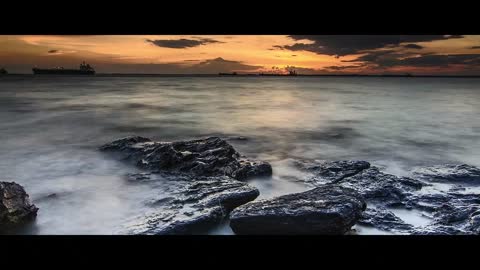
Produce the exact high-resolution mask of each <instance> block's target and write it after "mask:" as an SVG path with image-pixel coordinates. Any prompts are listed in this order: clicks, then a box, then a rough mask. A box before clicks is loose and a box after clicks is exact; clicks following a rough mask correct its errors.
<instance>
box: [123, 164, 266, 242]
mask: <svg viewBox="0 0 480 270" xmlns="http://www.w3.org/2000/svg"><path fill="white" fill-rule="evenodd" d="M129 181H132V182H137V183H142V184H146V185H150V186H151V188H152V190H156V191H158V193H154V194H152V196H151V197H150V198H145V201H144V204H145V208H144V211H143V212H141V213H137V215H135V216H134V217H132V220H131V221H129V222H127V224H125V225H124V226H123V229H122V231H121V232H120V233H127V234H197V233H205V232H206V231H208V229H210V228H212V227H213V226H215V225H216V224H219V223H220V222H221V221H222V220H223V219H225V218H226V217H227V216H228V214H229V213H230V211H232V210H233V209H234V208H235V207H237V206H239V205H242V204H245V203H247V202H249V201H252V200H254V199H255V198H256V197H257V196H258V195H259V192H258V190H257V189H256V188H254V187H252V186H250V185H248V184H246V183H244V182H240V181H237V180H233V179H231V178H229V177H197V178H192V177H191V176H190V175H182V174H180V175H179V174H148V173H141V174H133V175H130V176H129Z"/></svg>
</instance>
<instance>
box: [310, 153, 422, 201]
mask: <svg viewBox="0 0 480 270" xmlns="http://www.w3.org/2000/svg"><path fill="white" fill-rule="evenodd" d="M302 168H303V169H304V170H307V171H309V172H311V173H313V176H312V177H310V178H308V179H306V181H307V182H309V183H312V184H314V185H315V186H321V185H324V184H338V185H340V186H343V187H347V188H351V189H354V190H356V191H357V192H359V193H360V194H361V195H362V196H363V197H364V198H365V199H366V200H367V201H370V202H375V203H376V204H380V205H383V206H401V205H403V204H404V203H405V202H406V201H407V200H408V198H409V197H410V196H411V194H412V192H414V191H417V190H419V189H421V188H422V187H423V186H424V184H423V183H422V182H420V181H417V180H414V179H411V178H407V177H397V176H394V175H391V174H386V173H383V172H381V171H380V170H379V169H378V168H377V167H375V166H371V165H370V163H368V162H366V161H357V160H342V161H323V162H313V163H312V162H310V163H304V165H302Z"/></svg>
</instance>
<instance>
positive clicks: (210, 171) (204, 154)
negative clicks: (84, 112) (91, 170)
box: [100, 136, 272, 180]
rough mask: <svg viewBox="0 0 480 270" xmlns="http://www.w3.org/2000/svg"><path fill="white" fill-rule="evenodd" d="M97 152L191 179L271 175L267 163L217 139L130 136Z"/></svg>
mask: <svg viewBox="0 0 480 270" xmlns="http://www.w3.org/2000/svg"><path fill="white" fill-rule="evenodd" d="M100 150H102V151H105V152H115V153H116V154H117V155H118V156H119V157H120V158H121V159H124V160H128V161H130V162H133V163H134V164H135V165H137V166H138V167H140V168H145V169H150V170H159V171H166V172H183V173H189V174H192V175H194V176H230V177H232V178H235V179H237V180H245V179H248V178H251V177H256V176H270V175H271V174H272V167H271V166H270V164H269V163H267V162H263V161H254V160H250V159H247V158H245V157H243V156H241V155H240V154H239V153H238V152H237V151H236V150H235V149H234V148H233V147H232V146H231V145H230V144H229V143H228V142H227V141H225V140H223V139H221V138H219V137H209V138H206V139H199V140H190V141H177V142H154V141H151V140H150V139H148V138H144V137H139V136H131V137H126V138H123V139H119V140H116V141H114V142H111V143H109V144H106V145H104V146H102V147H101V148H100Z"/></svg>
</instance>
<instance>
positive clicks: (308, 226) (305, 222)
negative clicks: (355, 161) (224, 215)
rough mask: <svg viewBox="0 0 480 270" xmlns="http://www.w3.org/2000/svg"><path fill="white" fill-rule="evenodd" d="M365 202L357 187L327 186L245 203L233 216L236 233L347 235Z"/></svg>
mask: <svg viewBox="0 0 480 270" xmlns="http://www.w3.org/2000/svg"><path fill="white" fill-rule="evenodd" d="M365 208H366V204H365V201H364V200H363V198H362V197H361V196H360V195H359V194H358V193H357V192H355V191H354V190H352V189H347V188H342V187H339V186H336V185H324V186H322V187H318V188H315V189H312V190H309V191H306V192H302V193H295V194H289V195H284V196H280V197H276V198H273V199H267V200H260V201H254V202H250V203H247V204H245V205H242V206H240V207H238V208H236V209H235V210H233V212H232V213H231V215H230V227H231V228H232V230H233V231H234V232H235V233H236V234H344V233H346V232H347V231H349V230H350V228H351V227H352V226H353V225H354V224H355V222H356V221H357V220H358V219H359V218H360V217H361V214H362V211H363V210H365Z"/></svg>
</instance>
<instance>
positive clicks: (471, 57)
mask: <svg viewBox="0 0 480 270" xmlns="http://www.w3.org/2000/svg"><path fill="white" fill-rule="evenodd" d="M342 62H355V63H363V64H364V65H370V66H374V67H377V68H386V67H396V66H411V67H448V66H450V65H471V66H476V65H479V64H480V54H452V55H441V54H423V55H419V54H414V53H399V52H396V51H394V50H385V51H373V52H370V53H367V54H365V55H362V56H360V57H357V58H356V59H353V60H348V61H347V60H344V61H342Z"/></svg>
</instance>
